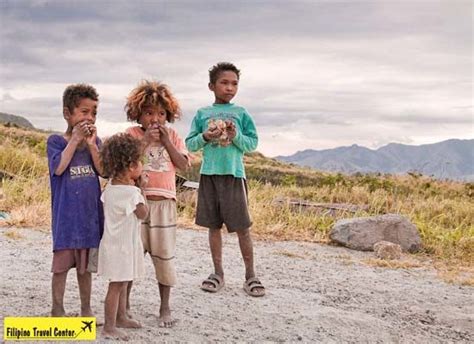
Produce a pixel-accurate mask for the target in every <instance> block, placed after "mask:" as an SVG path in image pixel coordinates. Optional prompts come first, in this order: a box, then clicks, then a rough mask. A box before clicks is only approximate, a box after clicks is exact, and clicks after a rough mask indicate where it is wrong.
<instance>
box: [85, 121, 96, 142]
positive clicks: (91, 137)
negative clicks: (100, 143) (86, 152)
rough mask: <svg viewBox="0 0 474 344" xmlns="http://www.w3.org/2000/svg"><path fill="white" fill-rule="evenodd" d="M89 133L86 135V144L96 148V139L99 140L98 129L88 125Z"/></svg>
mask: <svg viewBox="0 0 474 344" xmlns="http://www.w3.org/2000/svg"><path fill="white" fill-rule="evenodd" d="M86 130H87V133H88V135H86V143H87V145H88V146H89V147H90V146H95V145H96V142H95V141H96V138H97V127H96V126H95V125H94V124H88V127H87V129H86Z"/></svg>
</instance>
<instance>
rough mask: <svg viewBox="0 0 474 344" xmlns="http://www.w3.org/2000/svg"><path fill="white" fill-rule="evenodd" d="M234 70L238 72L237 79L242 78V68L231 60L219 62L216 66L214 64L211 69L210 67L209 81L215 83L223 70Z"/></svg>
mask: <svg viewBox="0 0 474 344" xmlns="http://www.w3.org/2000/svg"><path fill="white" fill-rule="evenodd" d="M226 71H230V72H234V73H235V74H237V79H240V69H238V68H237V67H236V66H235V65H234V64H233V63H230V62H219V63H218V64H216V65H215V66H212V68H211V69H209V82H210V83H211V84H215V83H216V81H217V79H218V78H219V75H220V74H221V73H222V72H226Z"/></svg>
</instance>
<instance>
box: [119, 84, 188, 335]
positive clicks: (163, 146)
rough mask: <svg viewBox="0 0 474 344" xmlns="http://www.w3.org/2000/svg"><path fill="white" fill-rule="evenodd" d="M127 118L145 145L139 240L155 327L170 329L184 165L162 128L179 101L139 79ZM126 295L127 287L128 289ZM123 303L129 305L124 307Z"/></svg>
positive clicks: (177, 142) (176, 140)
mask: <svg viewBox="0 0 474 344" xmlns="http://www.w3.org/2000/svg"><path fill="white" fill-rule="evenodd" d="M125 109H126V112H127V118H128V120H130V121H137V122H138V123H139V124H140V126H134V127H131V128H128V129H127V131H126V132H127V133H129V134H130V135H132V136H134V137H136V138H139V139H140V140H142V141H143V142H144V144H145V163H144V166H143V170H144V172H145V173H146V174H147V176H148V183H147V184H146V186H145V189H144V190H145V195H146V199H147V204H148V207H149V209H150V212H149V216H148V218H147V219H146V220H145V221H144V222H143V224H142V240H143V245H144V248H145V252H148V253H149V254H150V256H151V259H152V261H153V265H154V267H155V272H156V278H157V280H158V287H159V292H160V299H161V305H160V317H159V326H160V327H172V326H174V324H175V320H174V319H172V317H171V310H170V304H169V299H170V292H171V287H172V286H174V285H175V284H176V271H175V266H174V257H175V246H176V182H175V174H176V168H179V169H186V168H187V167H188V165H189V162H188V155H187V154H188V153H187V151H186V148H185V146H184V143H183V140H182V139H181V138H180V137H179V136H178V134H177V133H176V131H174V130H173V129H172V128H169V127H167V126H166V122H170V123H172V122H174V120H175V119H176V118H179V116H180V109H179V104H178V101H177V100H176V98H175V97H174V96H173V94H172V93H171V91H170V89H169V88H168V87H167V86H166V85H164V84H162V83H159V82H155V81H143V82H142V83H140V84H139V85H138V86H137V87H136V88H135V89H133V90H132V91H131V92H130V95H129V96H128V99H127V104H126V105H125ZM128 294H130V289H129V291H128ZM128 307H129V306H128Z"/></svg>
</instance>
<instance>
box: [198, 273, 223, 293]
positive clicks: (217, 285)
mask: <svg viewBox="0 0 474 344" xmlns="http://www.w3.org/2000/svg"><path fill="white" fill-rule="evenodd" d="M206 283H207V284H212V285H213V287H211V286H209V285H206ZM224 284H225V283H224V280H223V279H222V277H221V276H219V275H216V274H210V275H209V277H208V278H207V279H205V280H204V281H203V282H202V285H201V289H202V290H205V291H208V292H210V293H217V292H218V291H219V290H221V289H222V287H224Z"/></svg>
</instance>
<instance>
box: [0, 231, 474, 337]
mask: <svg viewBox="0 0 474 344" xmlns="http://www.w3.org/2000/svg"><path fill="white" fill-rule="evenodd" d="M11 232H15V235H11V234H9V235H7V233H11ZM0 236H1V240H0V252H1V255H0V267H1V268H0V269H1V272H2V279H1V285H0V293H1V296H2V302H1V306H0V307H1V315H2V317H5V316H46V315H48V312H49V308H50V279H51V274H50V272H49V271H50V265H51V238H50V235H49V234H48V233H45V232H40V231H35V230H31V229H11V228H10V229H5V228H0ZM177 246H178V247H177V269H178V275H179V281H180V283H179V285H178V286H177V287H176V288H174V289H173V291H172V299H171V301H172V308H173V314H174V316H176V317H177V318H179V322H178V324H177V325H176V327H174V328H171V329H164V328H158V327H157V323H158V320H157V311H158V307H159V297H158V288H157V285H156V282H155V278H154V273H153V268H152V265H151V262H150V261H149V260H148V259H147V277H146V278H145V279H143V280H140V281H137V282H135V288H134V290H133V294H132V301H133V305H132V312H133V313H134V314H135V318H137V319H138V320H140V321H141V323H142V325H143V328H142V329H137V330H128V331H127V332H128V333H129V335H130V337H131V341H132V342H134V343H135V342H143V343H151V342H175V341H176V342H178V341H179V342H195V343H201V342H325V343H335V342H338V343H340V342H353V343H359V342H370V343H382V342H383V343H386V342H393V343H413V342H416V343H446V342H466V343H468V342H471V343H472V342H474V302H473V301H474V297H473V295H474V293H473V291H474V288H472V287H468V286H457V285H450V284H446V283H444V282H443V281H441V280H440V279H439V278H438V277H437V276H436V271H434V270H433V269H432V268H430V267H429V265H428V266H423V267H420V268H411V269H399V270H391V269H386V268H376V267H371V266H368V265H366V264H364V263H363V260H364V259H367V258H370V257H372V253H370V252H357V251H352V250H348V249H345V248H340V247H333V246H325V245H318V244H308V243H297V242H262V241H258V242H256V243H255V256H256V266H257V271H258V273H259V276H260V277H261V280H262V282H263V283H264V284H265V286H266V287H267V295H266V296H265V297H263V298H251V297H249V296H247V295H246V294H245V293H244V291H243V290H242V284H243V276H244V268H243V262H242V259H241V257H240V253H239V248H238V243H237V238H236V236H235V235H226V236H225V247H224V266H225V268H226V286H225V288H224V289H223V290H221V291H220V292H219V293H218V294H209V293H205V292H203V291H201V290H200V289H199V285H200V283H201V281H202V279H203V278H204V277H207V275H208V274H209V272H210V271H211V259H210V256H209V253H208V246H207V233H206V232H204V231H194V230H184V229H180V230H179V231H178V245H177ZM106 288H107V283H106V281H105V280H103V279H102V278H101V277H100V276H94V279H93V299H92V305H93V308H94V310H95V311H96V314H97V316H98V318H99V319H102V318H103V300H104V297H105V292H106ZM65 307H66V311H67V312H68V314H77V313H78V310H79V296H78V289H77V282H76V280H75V273H70V274H69V277H68V285H67V289H66V296H65ZM1 326H2V328H1V330H2V332H3V321H2V322H1ZM99 339H100V338H99Z"/></svg>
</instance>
